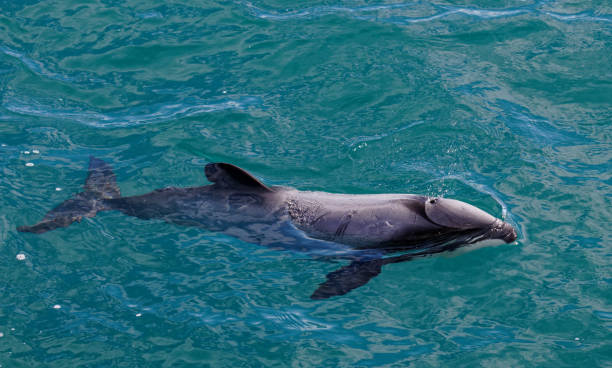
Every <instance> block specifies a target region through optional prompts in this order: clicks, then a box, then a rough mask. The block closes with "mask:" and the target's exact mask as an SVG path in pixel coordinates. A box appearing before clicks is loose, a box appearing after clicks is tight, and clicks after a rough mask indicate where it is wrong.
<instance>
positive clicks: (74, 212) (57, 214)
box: [17, 156, 121, 234]
mask: <svg viewBox="0 0 612 368" xmlns="http://www.w3.org/2000/svg"><path fill="white" fill-rule="evenodd" d="M84 189H85V190H84V191H83V192H80V193H77V194H76V195H74V196H73V197H72V198H70V199H68V200H66V201H64V203H62V204H60V205H59V206H57V207H55V208H54V209H52V210H51V211H49V212H48V213H47V214H46V215H45V217H44V218H43V219H42V221H40V222H39V223H37V224H35V225H32V226H20V227H18V228H17V230H18V231H21V232H29V233H36V234H40V233H44V232H47V231H50V230H54V229H57V228H60V227H67V226H69V225H70V224H72V223H73V222H75V221H81V219H83V217H94V216H95V215H96V213H98V212H99V211H102V210H105V209H107V208H106V207H107V206H106V204H105V200H106V199H112V198H119V197H121V192H120V191H119V187H118V186H117V179H116V178H115V174H114V173H113V170H112V169H111V167H110V166H109V165H108V164H107V163H106V162H104V161H102V160H100V159H98V158H95V157H93V156H92V157H90V159H89V174H88V175H87V180H85V188H84Z"/></svg>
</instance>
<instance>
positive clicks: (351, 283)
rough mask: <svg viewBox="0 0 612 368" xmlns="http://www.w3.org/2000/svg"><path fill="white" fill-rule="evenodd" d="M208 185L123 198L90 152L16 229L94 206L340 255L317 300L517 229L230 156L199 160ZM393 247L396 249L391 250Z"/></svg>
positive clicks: (472, 210)
mask: <svg viewBox="0 0 612 368" xmlns="http://www.w3.org/2000/svg"><path fill="white" fill-rule="evenodd" d="M204 173H205V175H206V177H207V179H208V180H209V181H210V182H211V183H212V184H210V185H204V186H198V187H186V188H176V187H168V188H163V189H157V190H154V191H152V192H150V193H147V194H143V195H137V196H131V197H123V196H121V191H120V190H119V187H118V185H117V180H116V177H115V174H114V173H113V170H112V168H111V167H110V166H109V165H108V164H107V163H106V162H104V161H103V160H100V159H98V158H95V157H93V156H92V157H90V161H89V172H88V176H87V179H86V180H85V186H84V190H83V191H82V192H80V193H77V194H75V195H74V196H73V197H72V198H70V199H68V200H66V201H64V202H63V203H61V204H60V205H58V206H57V207H55V208H54V209H52V210H51V211H50V212H48V213H47V214H46V215H45V217H44V218H43V219H42V220H41V221H40V222H38V223H36V224H34V225H32V226H20V227H18V228H17V230H18V231H20V232H30V233H37V234H40V233H44V232H47V231H50V230H54V229H57V228H61V227H67V226H69V225H70V224H72V223H73V222H75V221H79V222H80V221H81V220H82V219H83V218H84V217H94V216H95V215H96V214H97V213H98V212H100V211H120V212H122V213H124V214H126V215H129V216H135V217H137V218H140V219H144V220H150V219H159V220H163V221H166V222H169V223H173V224H178V225H182V226H197V227H201V228H205V229H207V230H209V231H214V232H222V233H225V234H229V235H231V236H234V237H236V238H239V239H241V240H243V241H247V242H251V243H256V244H260V245H264V246H268V247H271V248H274V249H282V250H292V251H299V252H307V253H309V254H311V255H312V256H314V257H321V258H325V259H334V260H348V261H350V263H349V264H348V265H346V266H344V267H341V268H340V269H338V270H336V271H333V272H331V273H329V274H328V275H327V276H326V280H325V282H323V283H321V284H320V285H319V287H318V288H317V289H316V290H315V291H314V293H313V294H312V295H311V298H312V299H325V298H329V297H333V296H338V295H344V294H346V293H348V292H349V291H351V290H353V289H355V288H357V287H359V286H362V285H364V284H366V283H367V282H368V281H369V280H370V279H372V278H373V277H375V276H376V275H378V274H379V273H380V272H381V269H382V266H384V265H386V264H390V263H398V262H405V261H410V260H412V259H414V258H416V257H423V256H428V255H432V254H436V253H441V252H448V251H453V250H455V249H457V248H459V247H464V246H471V245H474V244H476V243H482V242H484V241H497V242H499V243H500V244H501V243H504V242H506V243H511V242H513V241H514V240H516V238H517V235H516V231H515V229H514V228H513V227H512V226H511V225H510V224H508V223H506V222H504V221H502V220H500V219H497V218H495V217H493V216H491V215H490V214H488V213H486V212H484V211H482V210H480V209H478V208H476V207H474V206H472V205H470V204H467V203H465V202H461V201H458V200H454V199H449V198H439V197H428V196H422V195H415V194H359V195H352V194H335V193H327V192H315V191H300V190H297V189H295V188H290V187H283V186H267V185H265V184H263V183H262V182H261V181H259V180H258V179H256V178H255V177H254V176H253V175H251V174H249V173H248V172H246V171H245V170H243V169H241V168H239V167H237V166H234V165H232V164H229V163H222V162H218V163H209V164H207V165H206V166H205V168H204ZM393 253H396V254H397V253H400V254H399V255H390V254H393Z"/></svg>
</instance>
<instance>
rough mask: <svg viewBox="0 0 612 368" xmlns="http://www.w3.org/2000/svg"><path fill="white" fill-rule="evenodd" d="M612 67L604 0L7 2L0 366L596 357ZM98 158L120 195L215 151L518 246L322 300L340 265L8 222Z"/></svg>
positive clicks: (33, 216) (67, 185)
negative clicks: (484, 226)
mask: <svg viewBox="0 0 612 368" xmlns="http://www.w3.org/2000/svg"><path fill="white" fill-rule="evenodd" d="M611 65H612V5H610V3H607V2H598V1H563V2H562V1H546V0H525V1H521V0H515V1H513V0H505V1H486V0H464V1H439V2H435V3H427V2H419V1H417V2H409V3H408V2H406V3H398V2H393V1H386V0H380V1H375V2H361V1H341V0H333V1H303V2H299V3H298V2H295V3H293V4H292V3H286V2H282V1H277V0H264V1H259V0H256V1H250V2H247V1H242V2H204V1H198V2H191V1H148V2H136V1H132V0H128V1H112V0H106V1H98V2H91V3H87V4H83V3H82V2H78V1H44V2H43V1H36V0H27V1H20V2H17V1H0V101H1V106H0V145H1V146H0V172H1V175H0V191H1V192H2V195H1V196H0V208H1V211H0V274H1V275H2V276H1V277H0V290H2V294H1V295H2V298H1V301H0V336H1V337H0V365H1V366H2V367H39V366H41V367H42V366H44V367H201V366H213V367H264V366H277V367H285V366H292V367H354V366H360V367H366V366H372V367H374V366H376V367H379V366H398V367H399V366H415V367H434V366H449V367H474V366H483V367H517V366H538V367H579V366H581V367H584V366H592V367H596V366H608V367H609V366H611V364H612V363H611V362H612V345H611V344H610V343H611V341H612V333H611V329H612V270H611V267H610V260H611V257H612V248H611V240H612V237H611V232H610V225H611V224H612V213H611V211H610V208H612V203H611V202H612V195H611V193H612V191H611V185H612V179H611V173H612V165H611V159H612V130H611V129H610V123H611V122H612V82H611V81H612V69H611V68H610V66H611ZM90 155H94V156H97V157H100V158H103V159H104V160H106V161H107V162H109V163H110V164H111V165H112V166H113V167H114V169H115V172H116V174H117V178H118V182H119V186H120V187H121V191H122V193H123V194H124V195H135V194H141V193H146V192H149V191H151V190H153V189H156V188H160V187H166V186H190V185H203V184H205V183H206V179H205V177H204V175H203V166H204V165H205V164H206V163H208V162H211V161H227V162H231V163H234V164H236V165H239V166H242V167H244V168H246V169H248V170H249V171H251V172H253V173H254V174H255V175H257V176H258V177H259V178H261V179H262V180H264V181H265V182H266V183H268V184H275V185H288V186H294V187H297V188H299V189H311V190H326V191H331V192H341V193H386V192H402V193H419V194H427V195H443V196H447V197H452V198H456V199H460V200H463V201H467V202H470V203H472V204H474V205H477V206H479V207H481V208H483V209H485V210H487V211H488V212H490V213H492V214H494V215H496V216H498V217H502V216H503V217H504V218H505V219H506V220H507V221H509V222H511V223H513V224H514V225H515V226H516V227H517V229H518V231H519V233H520V234H519V240H518V242H517V244H514V245H502V246H498V247H491V248H484V249H479V250H474V251H472V252H469V253H465V254H461V255H454V256H445V257H431V258H425V259H419V260H416V261H413V262H406V263H400V264H393V265H388V266H385V267H384V269H383V272H382V273H381V274H380V275H379V276H378V277H376V278H374V279H372V281H370V282H369V283H368V284H367V285H365V286H363V287H361V288H359V289H356V290H354V291H352V292H350V293H348V294H346V295H344V296H341V297H336V298H332V299H329V300H323V301H313V300H310V299H309V296H310V294H311V293H312V291H313V290H314V289H315V288H316V287H317V285H318V284H319V283H320V282H322V281H324V280H325V275H326V274H327V273H329V272H332V271H333V270H335V269H337V268H338V267H339V266H341V265H342V263H340V264H335V263H330V262H320V261H317V260H313V259H311V258H309V257H308V255H307V254H294V253H289V252H278V251H274V250H270V249H266V248H262V247H259V246H256V245H254V244H249V243H244V242H241V241H238V240H236V239H234V238H232V237H229V236H225V235H222V234H216V233H210V232H206V231H204V230H202V229H197V228H183V227H179V226H176V225H171V224H167V223H161V222H158V221H144V220H139V219H137V218H132V217H127V216H124V215H122V214H120V213H118V212H103V213H100V214H99V215H98V216H96V217H95V218H92V219H86V220H84V221H82V222H81V223H78V224H74V225H72V226H70V227H68V228H66V229H60V230H56V231H52V232H49V233H46V234H42V235H35V234H24V233H18V232H17V231H16V227H17V226H19V225H23V224H31V223H33V222H35V221H38V220H39V219H40V218H42V216H43V215H44V214H45V213H46V212H47V211H48V210H49V209H50V208H52V207H53V206H55V205H56V204H59V203H61V202H62V201H63V200H65V199H67V198H69V197H70V196H71V195H72V194H73V193H76V192H79V191H80V190H81V188H82V185H83V183H84V180H85V177H86V175H87V172H86V167H87V160H88V157H89V156H90Z"/></svg>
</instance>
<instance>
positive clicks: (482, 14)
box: [245, 2, 612, 25]
mask: <svg viewBox="0 0 612 368" xmlns="http://www.w3.org/2000/svg"><path fill="white" fill-rule="evenodd" d="M245 5H246V6H247V8H248V9H249V10H250V13H251V14H253V15H255V16H256V17H258V18H262V19H270V20H279V21H282V20H289V19H300V18H315V17H317V18H318V17H322V16H326V15H333V14H340V15H347V16H349V17H352V18H354V19H360V20H367V21H375V22H381V23H392V24H398V25H406V24H411V23H421V22H430V21H433V20H436V19H441V18H447V17H449V16H452V15H454V14H460V15H466V16H470V17H475V18H479V19H494V18H505V17H514V16H517V15H522V14H534V15H536V16H541V15H543V16H548V17H551V18H554V19H557V20H561V21H566V22H571V21H593V22H612V15H599V16H594V15H592V14H591V13H589V12H581V13H576V14H561V13H556V12H551V11H543V10H540V9H538V8H536V7H517V8H509V9H483V8H475V7H451V6H443V5H437V4H431V5H428V6H425V5H424V4H423V3H416V2H414V3H399V4H380V5H371V6H361V7H346V6H334V5H331V6H315V7H310V8H305V9H301V10H293V11H286V12H281V11H278V10H264V9H262V8H259V7H257V6H255V5H253V4H252V3H250V2H247V3H246V4H245ZM415 10H417V11H418V12H420V13H421V14H422V13H429V14H427V15H421V16H411V15H404V14H403V13H404V12H405V11H415ZM371 13H374V14H373V15H372V14H371Z"/></svg>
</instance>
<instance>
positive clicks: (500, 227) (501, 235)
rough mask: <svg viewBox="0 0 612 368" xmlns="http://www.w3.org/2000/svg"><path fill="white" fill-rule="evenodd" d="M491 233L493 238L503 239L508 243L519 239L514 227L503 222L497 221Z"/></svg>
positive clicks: (492, 226)
mask: <svg viewBox="0 0 612 368" xmlns="http://www.w3.org/2000/svg"><path fill="white" fill-rule="evenodd" d="M489 231H490V234H491V237H492V238H495V239H501V240H503V241H505V242H506V243H512V242H513V241H515V240H516V238H517V237H518V236H517V234H516V230H515V229H514V227H512V225H510V224H509V223H507V222H503V221H501V220H497V221H495V222H494V223H493V225H491V229H490V230H489Z"/></svg>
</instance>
